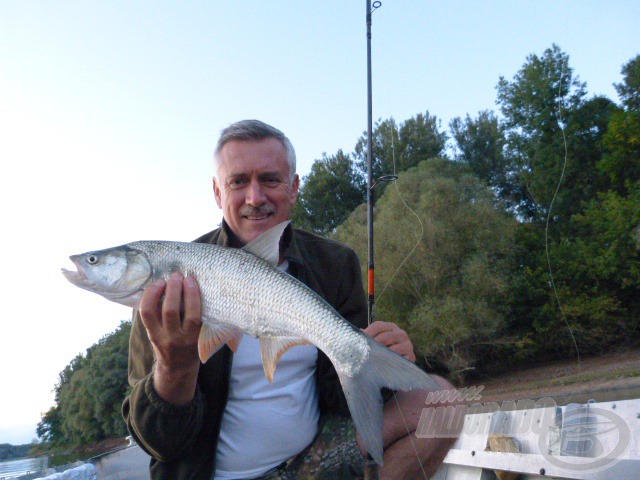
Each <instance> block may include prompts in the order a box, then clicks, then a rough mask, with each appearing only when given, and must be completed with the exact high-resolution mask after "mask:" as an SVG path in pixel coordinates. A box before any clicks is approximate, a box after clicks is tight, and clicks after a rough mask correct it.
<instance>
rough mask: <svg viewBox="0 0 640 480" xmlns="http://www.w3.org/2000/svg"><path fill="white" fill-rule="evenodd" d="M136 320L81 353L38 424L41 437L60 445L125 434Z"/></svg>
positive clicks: (64, 373)
mask: <svg viewBox="0 0 640 480" xmlns="http://www.w3.org/2000/svg"><path fill="white" fill-rule="evenodd" d="M130 330H131V322H122V323H121V325H120V327H119V328H118V330H116V331H115V332H114V333H112V334H110V335H107V336H105V337H103V338H102V339H101V340H100V341H99V342H98V343H97V344H95V345H93V346H91V347H90V348H89V349H87V354H86V355H78V356H76V357H75V358H74V359H73V360H72V361H71V363H70V364H69V365H67V366H66V367H65V368H64V369H63V371H62V372H60V377H59V382H58V384H57V385H56V387H55V405H54V406H53V407H51V409H49V411H48V412H46V413H45V414H44V415H43V417H42V421H41V422H40V423H39V424H38V427H37V430H36V432H37V434H38V436H39V437H40V438H42V439H43V440H46V441H50V442H52V443H53V444H55V445H68V444H81V443H85V442H90V441H96V440H101V439H103V438H105V437H108V436H111V435H124V434H125V432H126V427H125V424H124V421H123V420H122V416H121V414H120V408H121V405H122V401H123V400H124V398H125V395H126V392H127V388H128V385H127V356H128V343H129V342H128V340H129V332H130Z"/></svg>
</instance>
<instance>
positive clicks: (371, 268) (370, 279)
mask: <svg viewBox="0 0 640 480" xmlns="http://www.w3.org/2000/svg"><path fill="white" fill-rule="evenodd" d="M366 2H367V16H366V22H367V229H368V239H369V249H368V250H369V258H368V262H367V283H368V290H367V291H368V295H369V297H368V302H367V305H368V308H367V312H368V314H367V323H368V325H371V323H372V322H373V307H374V304H375V295H374V294H375V284H374V283H375V282H374V280H375V275H374V273H375V264H374V261H373V185H372V184H373V179H372V177H373V173H372V168H371V164H372V159H373V154H372V152H371V146H372V144H373V141H372V138H373V108H372V105H373V94H372V86H371V14H372V13H373V10H375V9H377V8H379V7H380V6H381V5H382V2H379V1H376V2H373V9H372V4H371V0H366ZM364 478H365V480H377V479H379V478H380V475H379V473H378V465H377V464H376V462H375V461H374V460H373V459H372V458H371V456H370V455H367V456H366V457H365V460H364Z"/></svg>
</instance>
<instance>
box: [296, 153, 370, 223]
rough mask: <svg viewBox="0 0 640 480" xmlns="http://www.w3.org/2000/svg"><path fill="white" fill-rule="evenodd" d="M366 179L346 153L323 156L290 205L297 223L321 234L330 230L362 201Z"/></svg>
mask: <svg viewBox="0 0 640 480" xmlns="http://www.w3.org/2000/svg"><path fill="white" fill-rule="evenodd" d="M365 189H366V186H365V182H364V178H363V177H362V175H361V174H360V173H359V172H358V171H357V170H356V168H355V166H354V164H353V162H352V161H351V158H350V157H349V155H346V154H345V153H343V151H342V150H339V151H338V153H336V154H335V155H331V156H327V155H326V154H325V155H323V157H322V159H321V160H316V161H315V162H314V164H313V166H312V167H311V172H310V173H309V175H307V176H305V177H304V180H303V183H302V186H301V188H300V191H299V194H298V201H297V202H296V204H295V205H294V208H293V219H294V221H295V223H296V225H297V226H298V227H300V228H304V229H305V230H309V231H312V232H315V233H318V234H320V235H323V234H327V233H329V232H331V231H333V230H334V229H335V228H336V227H337V226H338V225H339V224H340V223H342V221H343V220H344V219H345V218H346V217H347V215H349V213H350V212H351V211H353V209H354V208H356V207H357V206H358V205H360V204H361V203H362V202H364V201H365V196H366V193H365Z"/></svg>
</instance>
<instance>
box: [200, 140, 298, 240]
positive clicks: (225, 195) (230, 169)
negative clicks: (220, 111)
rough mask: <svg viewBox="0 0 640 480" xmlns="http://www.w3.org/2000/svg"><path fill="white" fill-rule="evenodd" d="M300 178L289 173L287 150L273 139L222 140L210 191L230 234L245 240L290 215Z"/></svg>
mask: <svg viewBox="0 0 640 480" xmlns="http://www.w3.org/2000/svg"><path fill="white" fill-rule="evenodd" d="M299 183H300V179H299V178H298V176H297V175H296V176H295V177H294V179H293V182H292V181H291V179H290V175H289V164H288V163H287V151H286V149H285V147H284V145H283V144H282V143H281V142H280V141H279V140H278V139H276V138H266V139H264V140H250V141H237V140H232V141H229V142H227V143H225V145H224V147H222V150H221V151H220V165H219V167H218V172H217V176H216V178H214V179H213V190H214V193H215V196H216V202H217V204H218V207H220V209H221V210H222V213H223V215H224V219H225V220H226V222H227V224H228V225H229V227H231V230H232V231H233V233H235V234H236V235H237V236H238V238H239V239H240V240H241V241H242V242H243V243H245V244H246V243H249V242H250V241H251V240H253V239H254V238H256V237H257V236H259V235H260V234H261V233H263V232H265V231H267V230H269V229H270V228H271V227H274V226H276V225H277V224H279V223H281V222H284V221H285V220H289V219H290V218H291V209H292V208H293V204H294V203H295V202H296V199H297V197H298V186H299Z"/></svg>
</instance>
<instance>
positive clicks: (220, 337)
mask: <svg viewBox="0 0 640 480" xmlns="http://www.w3.org/2000/svg"><path fill="white" fill-rule="evenodd" d="M241 340H242V332H240V331H238V330H236V329H235V328H231V327H225V326H219V325H216V326H213V325H210V324H208V323H203V324H202V328H201V329H200V337H199V338H198V355H199V356H200V361H201V362H202V363H205V362H206V361H207V360H209V359H210V358H211V356H212V355H213V354H214V353H216V352H217V351H218V350H220V348H221V347H222V346H223V345H224V344H225V343H228V344H229V347H231V350H233V351H234V353H235V352H237V351H238V346H239V345H240V341H241Z"/></svg>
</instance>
